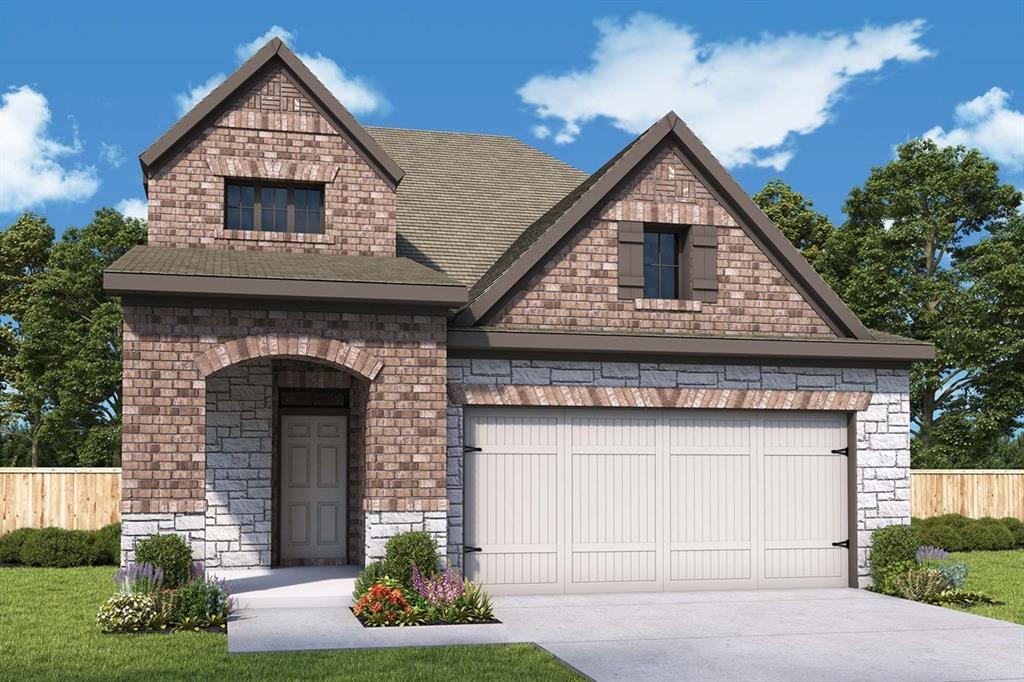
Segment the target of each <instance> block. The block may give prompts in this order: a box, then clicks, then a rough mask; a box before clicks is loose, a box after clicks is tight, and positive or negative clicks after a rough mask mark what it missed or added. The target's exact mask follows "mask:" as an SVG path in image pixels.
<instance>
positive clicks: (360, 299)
mask: <svg viewBox="0 0 1024 682" xmlns="http://www.w3.org/2000/svg"><path fill="white" fill-rule="evenodd" d="M103 289H104V290H105V291H106V292H107V293H108V294H111V295H113V296H135V297H139V296H142V297H154V296H156V297H179V298H180V297H198V298H218V299H270V300H288V301H309V302H338V303H374V304H385V305H386V304H395V305H402V306H429V307H442V308H457V307H458V306H461V305H465V303H466V300H467V292H466V287H464V286H461V285H458V286H454V285H453V286H449V285H439V284H388V283H381V282H333V281H320V280H300V279H294V280H292V279H271V278H260V277H209V276H201V275H166V274H164V275H161V274H148V273H133V272H105V273H103Z"/></svg>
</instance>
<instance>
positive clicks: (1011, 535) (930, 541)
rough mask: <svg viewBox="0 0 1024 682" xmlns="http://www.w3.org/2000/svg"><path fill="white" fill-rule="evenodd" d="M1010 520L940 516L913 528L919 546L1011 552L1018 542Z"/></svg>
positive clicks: (953, 549) (950, 549)
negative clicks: (919, 542) (1009, 550)
mask: <svg viewBox="0 0 1024 682" xmlns="http://www.w3.org/2000/svg"><path fill="white" fill-rule="evenodd" d="M1013 521H1016V519H1012V520H1011V521H1010V522H1008V521H1007V519H993V518H989V517H986V518H982V519H971V518H968V517H966V516H961V515H960V514H943V515H942V516H934V517H932V518H928V519H914V520H913V528H914V531H915V532H916V533H917V535H918V538H919V539H920V541H921V543H922V544H926V545H933V546H935V547H940V548H942V549H944V550H946V551H948V552H972V551H979V550H998V549H1012V548H1013V546H1014V545H1015V544H1016V542H1017V535H1016V533H1017V529H1018V527H1017V526H1016V524H1013V523H1012V522H1013ZM1018 523H1019V522H1018ZM1021 525H1022V527H1024V524H1021Z"/></svg>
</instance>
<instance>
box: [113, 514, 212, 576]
mask: <svg viewBox="0 0 1024 682" xmlns="http://www.w3.org/2000/svg"><path fill="white" fill-rule="evenodd" d="M171 533H174V534H176V535H180V536H182V537H183V538H185V540H187V541H188V543H189V545H191V547H192V559H193V561H204V560H205V558H206V516H205V514H202V513H199V514H122V515H121V565H122V566H127V565H128V564H130V563H133V562H134V561H135V543H136V542H138V541H139V540H142V539H143V538H148V537H149V536H150V535H169V534H171Z"/></svg>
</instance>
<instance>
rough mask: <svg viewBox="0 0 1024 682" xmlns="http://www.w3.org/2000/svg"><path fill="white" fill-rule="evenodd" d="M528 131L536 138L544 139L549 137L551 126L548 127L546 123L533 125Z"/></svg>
mask: <svg viewBox="0 0 1024 682" xmlns="http://www.w3.org/2000/svg"><path fill="white" fill-rule="evenodd" d="M530 132H532V133H533V136H534V137H536V138H537V139H538V140H546V139H547V138H549V137H551V128H548V127H547V126H546V125H535V126H533V127H532V128H530Z"/></svg>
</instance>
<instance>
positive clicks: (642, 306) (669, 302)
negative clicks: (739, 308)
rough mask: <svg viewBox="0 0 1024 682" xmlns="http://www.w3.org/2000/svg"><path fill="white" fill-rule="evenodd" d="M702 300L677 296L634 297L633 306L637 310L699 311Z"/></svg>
mask: <svg viewBox="0 0 1024 682" xmlns="http://www.w3.org/2000/svg"><path fill="white" fill-rule="evenodd" d="M702 305H703V304H702V303H701V301H694V300H691V299H677V298H634V299H633V307H634V308H635V309H636V310H671V311H677V312H687V313H699V312H700V311H701V309H702Z"/></svg>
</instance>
